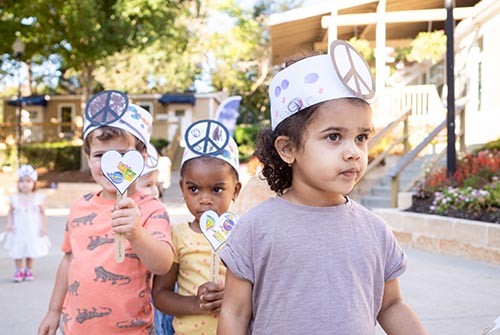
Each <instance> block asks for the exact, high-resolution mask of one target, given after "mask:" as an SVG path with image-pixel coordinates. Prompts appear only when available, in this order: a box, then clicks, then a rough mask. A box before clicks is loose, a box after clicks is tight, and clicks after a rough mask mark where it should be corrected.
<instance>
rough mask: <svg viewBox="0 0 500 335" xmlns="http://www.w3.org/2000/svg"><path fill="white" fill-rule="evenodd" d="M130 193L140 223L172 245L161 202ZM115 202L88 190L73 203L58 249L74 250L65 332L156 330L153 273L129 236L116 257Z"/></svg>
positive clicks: (63, 318) (63, 320)
mask: <svg viewBox="0 0 500 335" xmlns="http://www.w3.org/2000/svg"><path fill="white" fill-rule="evenodd" d="M130 197H131V198H132V199H133V200H134V201H135V202H136V203H137V205H138V206H139V210H140V211H141V224H142V226H143V227H144V228H145V229H146V230H147V231H148V232H149V233H150V234H151V235H153V236H154V237H156V238H157V239H158V240H161V241H164V242H166V243H169V244H170V245H171V246H172V241H171V232H170V223H169V218H168V215H167V212H166V211H165V207H164V206H163V204H162V203H161V202H160V201H159V200H158V199H156V198H153V197H151V196H145V195H143V194H140V193H136V194H134V195H132V196H130ZM115 203H116V201H115V200H108V199H103V198H101V197H99V196H97V195H96V194H95V193H91V194H87V195H85V196H83V197H82V198H79V199H77V200H75V202H74V203H73V204H72V206H71V210H70V214H69V218H68V221H67V223H66V231H65V235H64V241H63V244H62V250H63V251H64V252H65V253H71V254H72V261H71V263H70V268H69V275H68V291H67V293H66V297H65V299H64V304H63V309H62V314H61V321H60V328H61V330H62V331H63V333H64V334H68V335H69V334H71V335H79V334H134V335H138V334H153V333H154V326H153V315H154V311H153V308H152V305H151V299H150V289H151V277H152V276H151V273H150V272H149V271H148V270H147V269H146V268H145V267H144V266H143V265H142V263H141V261H140V259H139V258H138V257H137V254H135V253H134V250H133V249H132V247H131V245H130V244H129V242H128V241H127V240H125V243H126V244H125V245H126V250H125V253H126V257H125V261H124V262H122V263H117V262H116V261H115V258H114V250H115V249H114V233H113V232H112V230H111V224H110V222H111V212H112V210H113V208H114V205H115Z"/></svg>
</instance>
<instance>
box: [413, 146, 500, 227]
mask: <svg viewBox="0 0 500 335" xmlns="http://www.w3.org/2000/svg"><path fill="white" fill-rule="evenodd" d="M408 210H409V211H414V212H422V213H430V214H438V215H444V216H453V217H460V218H465V219H472V220H480V221H487V222H496V223H500V151H499V150H497V149H491V150H481V151H478V152H476V153H470V154H465V155H464V156H463V157H461V158H460V159H459V160H458V161H457V170H456V173H455V174H454V176H453V178H447V171H446V168H440V169H437V170H435V171H426V174H425V181H424V183H423V185H422V186H421V187H420V189H419V190H418V192H417V194H416V195H415V196H414V197H413V204H412V206H411V207H410V208H409V209H408Z"/></svg>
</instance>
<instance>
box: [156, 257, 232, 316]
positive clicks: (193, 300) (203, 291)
mask: <svg viewBox="0 0 500 335" xmlns="http://www.w3.org/2000/svg"><path fill="white" fill-rule="evenodd" d="M178 271H179V264H178V263H174V264H173V265H172V267H171V268H170V271H168V273H167V274H166V275H163V276H154V280H153V289H152V294H153V301H154V304H155V306H156V308H158V309H159V310H160V311H162V312H163V313H166V314H170V315H174V316H182V315H201V314H218V312H219V311H220V306H221V304H222V297H223V295H224V287H223V286H222V285H221V284H215V283H205V284H203V285H201V286H200V287H199V288H198V294H197V295H196V296H184V295H180V294H177V293H176V292H175V282H176V280H177V274H178Z"/></svg>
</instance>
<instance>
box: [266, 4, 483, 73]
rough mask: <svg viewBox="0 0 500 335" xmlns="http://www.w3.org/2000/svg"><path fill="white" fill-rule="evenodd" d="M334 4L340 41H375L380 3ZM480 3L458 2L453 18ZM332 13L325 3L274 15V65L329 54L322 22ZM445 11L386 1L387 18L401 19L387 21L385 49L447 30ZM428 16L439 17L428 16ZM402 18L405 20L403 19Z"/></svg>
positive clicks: (438, 7) (435, 6)
mask: <svg viewBox="0 0 500 335" xmlns="http://www.w3.org/2000/svg"><path fill="white" fill-rule="evenodd" d="M335 1H337V3H338V4H337V9H338V16H337V24H338V28H337V32H338V33H337V36H338V39H343V40H349V39H350V38H352V37H354V36H357V37H359V38H363V39H367V40H368V41H375V32H376V29H375V27H376V24H375V23H374V22H373V15H375V14H376V12H377V5H378V1H377V0H335ZM478 2H480V0H455V11H454V16H455V17H457V13H460V14H461V15H458V17H461V16H463V13H464V12H466V11H467V9H466V8H468V7H473V6H474V5H476V4H477V3H478ZM332 9H333V1H325V2H322V3H318V4H316V5H312V6H308V7H304V8H298V9H293V10H290V11H287V12H283V13H279V14H273V15H271V17H270V18H269V26H270V35H271V48H272V53H273V56H272V59H273V64H281V63H282V62H283V60H284V59H285V58H287V57H289V56H291V55H293V54H296V53H298V52H300V51H303V50H322V51H326V48H327V41H328V29H326V28H323V27H322V20H327V19H329V17H330V15H331V11H332ZM429 10H431V11H429ZM436 10H437V11H436ZM440 10H441V11H440ZM419 11H420V12H419ZM442 11H444V1H443V0H419V1H415V0H386V17H389V15H392V16H393V17H394V16H397V17H398V19H395V20H393V21H394V22H391V21H390V20H386V22H387V26H386V39H387V43H386V45H388V46H408V45H409V43H410V41H411V40H413V39H414V38H415V37H416V36H417V34H418V33H419V32H422V31H433V30H440V29H444V19H443V12H442ZM391 12H392V13H391ZM429 13H432V14H436V15H428V14H429ZM363 14H364V15H363ZM366 14H369V15H366ZM370 15H371V16H370ZM402 15H403V16H404V17H405V19H404V20H402V19H401V16H402ZM468 15H472V13H469V14H468ZM412 18H413V19H412ZM401 21H403V22H401ZM457 21H458V20H457ZM323 25H325V23H323Z"/></svg>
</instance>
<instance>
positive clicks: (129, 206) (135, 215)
mask: <svg viewBox="0 0 500 335" xmlns="http://www.w3.org/2000/svg"><path fill="white" fill-rule="evenodd" d="M111 218H112V221H111V226H112V227H113V232H115V233H122V234H124V236H125V238H126V239H127V240H130V239H134V238H135V237H136V235H137V234H138V231H139V230H140V227H141V225H140V218H141V212H140V211H139V208H138V207H137V204H136V203H135V201H134V200H132V199H131V198H123V199H121V200H120V201H119V202H118V203H117V204H116V207H115V209H114V211H113V213H111Z"/></svg>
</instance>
